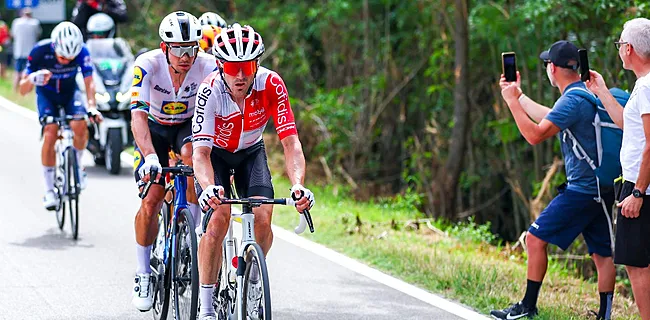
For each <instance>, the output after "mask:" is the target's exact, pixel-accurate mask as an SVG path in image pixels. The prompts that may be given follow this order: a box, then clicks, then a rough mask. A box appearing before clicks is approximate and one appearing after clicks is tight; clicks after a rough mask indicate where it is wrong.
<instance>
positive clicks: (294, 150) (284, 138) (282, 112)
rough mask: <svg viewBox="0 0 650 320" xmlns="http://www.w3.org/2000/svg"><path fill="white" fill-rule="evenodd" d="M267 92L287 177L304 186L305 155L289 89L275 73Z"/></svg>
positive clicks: (292, 181)
mask: <svg viewBox="0 0 650 320" xmlns="http://www.w3.org/2000/svg"><path fill="white" fill-rule="evenodd" d="M266 87H267V88H270V90H268V89H267V90H268V91H267V92H269V94H270V95H271V96H270V97H269V101H271V112H272V114H273V121H274V124H275V131H276V132H277V133H278V137H280V141H281V142H282V147H283V149H284V161H285V165H286V168H287V175H288V176H289V181H291V184H292V185H295V184H298V183H299V184H303V182H304V179H305V155H304V154H303V152H302V144H301V143H300V139H299V138H298V130H296V121H295V119H294V116H293V111H292V110H291V104H290V103H289V93H288V92H287V87H286V85H285V84H284V81H282V78H280V76H279V75H277V74H276V73H273V74H272V75H271V76H269V78H268V79H267V84H266Z"/></svg>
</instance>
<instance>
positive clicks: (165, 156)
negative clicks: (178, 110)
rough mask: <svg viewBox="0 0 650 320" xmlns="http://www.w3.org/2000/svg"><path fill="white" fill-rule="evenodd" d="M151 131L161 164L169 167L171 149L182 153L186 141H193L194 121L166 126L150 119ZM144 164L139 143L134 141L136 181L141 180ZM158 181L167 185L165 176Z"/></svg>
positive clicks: (134, 173)
mask: <svg viewBox="0 0 650 320" xmlns="http://www.w3.org/2000/svg"><path fill="white" fill-rule="evenodd" d="M149 132H151V143H152V144H153V148H154V150H156V155H158V160H159V161H160V165H161V166H163V167H169V150H170V149H171V150H174V152H176V153H178V154H180V153H181V148H182V147H183V146H184V145H185V144H186V143H192V121H185V122H183V123H181V124H177V125H171V126H166V125H162V124H159V123H156V122H154V121H151V120H149ZM143 164H144V155H143V154H142V153H141V152H140V148H138V145H137V143H134V151H133V175H134V176H135V182H136V183H138V182H140V175H139V174H138V169H140V167H141V166H142V165H143ZM156 183H158V184H161V185H165V179H164V177H161V179H160V180H159V181H157V182H156Z"/></svg>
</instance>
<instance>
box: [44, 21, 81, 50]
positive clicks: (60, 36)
mask: <svg viewBox="0 0 650 320" xmlns="http://www.w3.org/2000/svg"><path fill="white" fill-rule="evenodd" d="M50 37H51V38H52V43H53V44H54V52H56V54H58V55H59V56H62V57H64V58H71V59H72V58H76V57H77V55H79V52H81V48H82V47H83V44H84V37H83V35H82V34H81V30H79V27H77V26H76V25H75V24H74V23H72V22H70V21H63V22H61V23H59V24H58V25H57V26H56V27H54V29H53V30H52V34H51V36H50Z"/></svg>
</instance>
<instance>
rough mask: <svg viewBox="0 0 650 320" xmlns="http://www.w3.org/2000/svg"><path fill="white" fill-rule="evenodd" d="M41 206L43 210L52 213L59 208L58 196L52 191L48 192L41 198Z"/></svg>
mask: <svg viewBox="0 0 650 320" xmlns="http://www.w3.org/2000/svg"><path fill="white" fill-rule="evenodd" d="M43 206H44V207H45V209H47V210H50V211H54V210H56V208H57V207H58V206H59V195H58V194H57V193H56V192H55V191H54V190H48V191H46V192H45V196H44V197H43Z"/></svg>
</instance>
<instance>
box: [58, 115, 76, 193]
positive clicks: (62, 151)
mask: <svg viewBox="0 0 650 320" xmlns="http://www.w3.org/2000/svg"><path fill="white" fill-rule="evenodd" d="M72 119H73V117H72V116H67V115H66V114H65V111H64V110H63V108H60V109H59V118H57V119H55V121H54V122H53V123H56V124H57V125H58V127H59V129H58V132H57V134H58V136H59V138H58V139H57V142H56V143H55V145H54V149H55V152H56V166H57V168H56V169H57V170H58V167H59V166H64V164H65V157H66V153H67V152H72V154H73V155H74V156H75V157H76V156H77V150H75V148H74V147H73V146H74V144H73V143H74V133H73V132H72V128H71V127H70V124H69V123H68V121H69V120H72ZM77 165H79V164H77ZM66 170H68V168H67V167H65V166H64V168H63V177H62V178H63V181H61V187H62V188H63V190H61V195H60V196H61V197H62V198H61V201H67V200H68V197H69V196H70V195H69V194H68V189H69V188H68V183H70V181H68V179H67V177H68V175H67V174H66ZM75 171H76V170H75ZM72 174H74V175H75V177H76V178H77V179H76V181H79V176H78V175H79V172H73V173H72ZM78 187H79V186H75V189H74V190H75V191H76V192H77V193H78V192H79V188H78Z"/></svg>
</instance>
